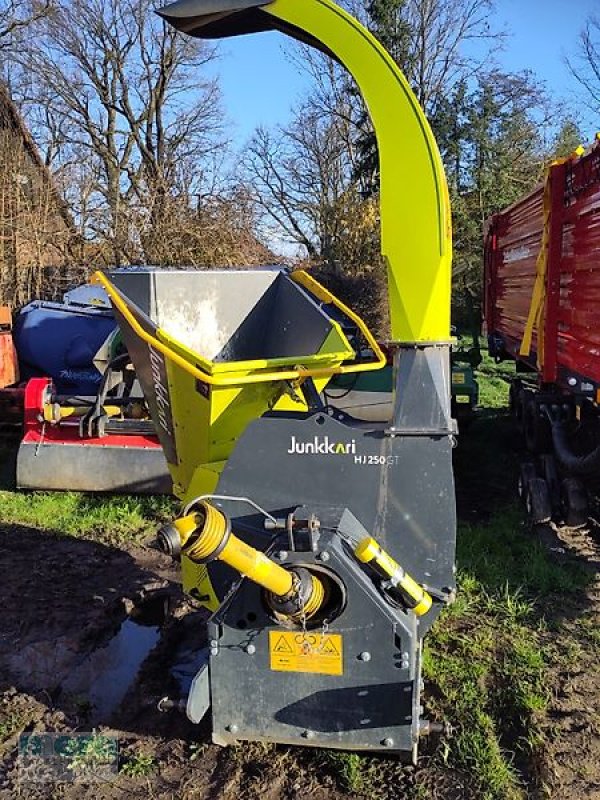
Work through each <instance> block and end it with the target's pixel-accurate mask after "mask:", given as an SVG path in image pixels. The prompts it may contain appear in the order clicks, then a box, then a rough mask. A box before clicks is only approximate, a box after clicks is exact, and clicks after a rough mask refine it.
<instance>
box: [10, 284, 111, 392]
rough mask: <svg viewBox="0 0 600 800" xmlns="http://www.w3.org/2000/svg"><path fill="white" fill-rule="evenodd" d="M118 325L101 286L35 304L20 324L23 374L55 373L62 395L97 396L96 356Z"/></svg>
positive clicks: (20, 318)
mask: <svg viewBox="0 0 600 800" xmlns="http://www.w3.org/2000/svg"><path fill="white" fill-rule="evenodd" d="M116 327H117V324H116V322H115V318H114V316H113V312H112V309H111V306H110V301H109V299H108V297H107V296H106V293H105V292H104V290H103V289H101V288H100V287H96V286H89V285H86V286H80V287H78V288H77V289H74V290H73V291H71V292H67V294H65V295H64V297H63V302H62V303H50V302H46V301H42V300H36V301H34V302H33V303H30V304H29V305H27V306H25V308H23V309H22V311H21V313H20V314H19V316H18V317H17V321H16V324H15V328H14V339H15V345H16V348H17V353H18V356H19V367H20V370H21V377H22V378H23V379H25V380H27V379H28V378H34V377H48V378H52V380H53V382H54V385H55V387H56V391H57V392H58V393H59V394H77V395H95V394H96V391H97V389H98V385H99V383H100V381H101V379H102V375H101V374H100V372H99V371H98V370H97V369H96V367H95V366H94V363H93V361H94V357H95V355H96V353H97V352H98V350H99V349H100V347H101V346H102V344H103V343H104V342H105V341H106V339H107V338H108V336H109V335H110V334H111V333H112V332H113V331H114V330H115V328H116Z"/></svg>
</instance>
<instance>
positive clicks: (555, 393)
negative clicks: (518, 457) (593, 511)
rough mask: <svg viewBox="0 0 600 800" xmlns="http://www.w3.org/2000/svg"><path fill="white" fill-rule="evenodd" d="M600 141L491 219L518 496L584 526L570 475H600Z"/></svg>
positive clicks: (491, 322)
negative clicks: (512, 362)
mask: <svg viewBox="0 0 600 800" xmlns="http://www.w3.org/2000/svg"><path fill="white" fill-rule="evenodd" d="M599 301H600V141H597V142H596V144H595V146H594V147H592V148H591V150H589V151H588V152H587V153H584V152H583V151H581V152H577V153H576V154H574V155H573V156H572V157H571V158H569V159H566V160H564V161H561V162H557V163H555V164H553V165H552V166H551V167H550V169H549V171H548V176H547V180H546V183H545V185H544V186H540V187H538V188H537V189H536V190H535V191H533V192H532V193H531V194H529V195H528V196H527V197H525V198H523V199H522V200H520V201H518V202H517V203H515V204H514V205H513V206H511V207H510V208H508V209H506V210H505V211H502V212H500V213H499V214H496V215H495V216H493V217H492V218H491V220H490V221H489V225H488V230H487V234H486V241H485V319H486V325H487V332H488V341H489V349H490V354H491V355H492V356H494V357H495V358H496V359H497V360H502V359H505V358H513V359H516V361H517V369H518V371H519V372H520V377H519V378H518V379H516V380H515V381H513V383H512V385H511V390H510V404H511V409H512V411H513V413H514V415H515V417H516V419H517V422H518V424H519V426H520V427H521V429H522V432H523V436H524V439H525V443H526V445H527V448H528V450H529V451H530V452H531V453H532V454H535V455H536V456H537V458H536V460H535V461H532V462H528V463H527V464H526V465H524V468H523V470H522V475H521V482H520V490H521V493H522V494H523V496H524V498H525V500H526V502H527V505H528V508H529V510H530V512H531V514H532V518H533V520H534V521H535V522H544V521H547V520H548V519H550V518H551V517H552V516H553V515H556V514H560V513H562V515H563V518H564V519H565V520H566V521H567V522H568V523H569V524H583V523H584V522H585V521H586V520H587V510H586V508H587V507H586V504H585V491H584V489H583V485H582V484H581V482H580V481H579V480H578V478H577V477H576V476H583V475H587V474H591V473H600V447H599V446H598V445H599V442H600V438H599V436H598V427H599V426H598V424H597V423H598V419H597V418H598V403H600V303H599Z"/></svg>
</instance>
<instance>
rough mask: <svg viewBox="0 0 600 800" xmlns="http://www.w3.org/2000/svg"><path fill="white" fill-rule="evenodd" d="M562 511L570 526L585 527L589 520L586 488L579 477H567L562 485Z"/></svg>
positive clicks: (566, 522)
mask: <svg viewBox="0 0 600 800" xmlns="http://www.w3.org/2000/svg"><path fill="white" fill-rule="evenodd" d="M560 494H561V505H562V513H563V519H564V521H565V524H566V525H568V526H569V528H583V527H584V526H585V525H587V522H588V516H589V514H588V501H587V494H586V491H585V488H584V486H583V484H582V482H581V481H580V480H578V479H577V478H565V479H564V481H563V482H562V484H561V487H560Z"/></svg>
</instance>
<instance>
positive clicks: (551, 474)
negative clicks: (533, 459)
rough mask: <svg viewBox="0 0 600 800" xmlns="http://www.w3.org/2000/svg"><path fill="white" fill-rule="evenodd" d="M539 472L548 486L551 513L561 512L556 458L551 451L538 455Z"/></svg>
mask: <svg viewBox="0 0 600 800" xmlns="http://www.w3.org/2000/svg"><path fill="white" fill-rule="evenodd" d="M539 465H540V473H541V475H542V476H543V478H544V480H545V481H546V484H547V486H548V492H549V494H550V502H551V504H552V515H553V516H554V514H560V513H561V510H562V508H561V494H560V478H559V477H558V469H557V467H556V460H555V458H554V456H553V455H552V454H551V453H546V454H544V455H541V456H540V459H539Z"/></svg>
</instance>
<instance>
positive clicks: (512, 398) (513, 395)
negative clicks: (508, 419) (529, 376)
mask: <svg viewBox="0 0 600 800" xmlns="http://www.w3.org/2000/svg"><path fill="white" fill-rule="evenodd" d="M522 388H523V382H522V381H521V380H519V378H515V379H514V380H512V381H511V382H510V388H509V390H508V408H509V410H510V413H511V415H512V416H513V417H515V418H516V416H517V405H518V400H517V398H518V396H519V392H520V391H521V389H522Z"/></svg>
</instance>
